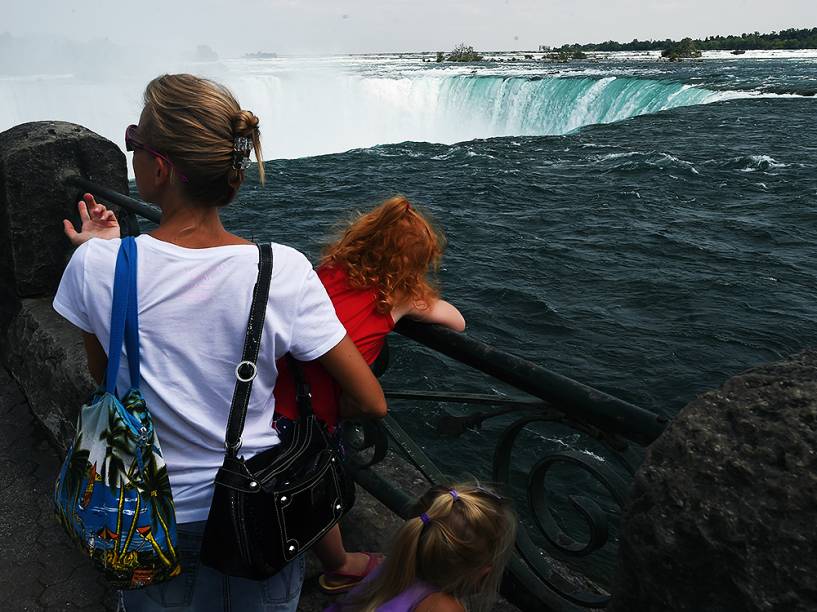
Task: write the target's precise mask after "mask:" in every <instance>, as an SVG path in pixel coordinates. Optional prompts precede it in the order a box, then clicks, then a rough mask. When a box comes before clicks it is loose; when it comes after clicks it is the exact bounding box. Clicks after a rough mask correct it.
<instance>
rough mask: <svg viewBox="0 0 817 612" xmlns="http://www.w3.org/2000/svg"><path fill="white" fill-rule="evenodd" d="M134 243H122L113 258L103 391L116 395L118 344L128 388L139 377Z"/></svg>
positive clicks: (119, 357) (132, 239) (119, 356)
mask: <svg viewBox="0 0 817 612" xmlns="http://www.w3.org/2000/svg"><path fill="white" fill-rule="evenodd" d="M136 259H137V252H136V241H135V240H134V238H133V237H132V236H128V237H125V238H123V239H122V243H121V244H120V245H119V252H118V253H117V256H116V268H115V270H114V281H113V301H112V303H111V327H110V341H109V343H108V365H107V368H106V370H105V391H107V392H108V393H111V394H115V393H116V377H117V374H118V373H119V363H120V359H121V355H122V343H123V340H124V343H125V354H126V357H127V360H128V369H129V372H130V385H131V387H133V388H138V387H139V383H140V381H141V376H140V374H139V303H138V296H137V292H136V272H137V270H136Z"/></svg>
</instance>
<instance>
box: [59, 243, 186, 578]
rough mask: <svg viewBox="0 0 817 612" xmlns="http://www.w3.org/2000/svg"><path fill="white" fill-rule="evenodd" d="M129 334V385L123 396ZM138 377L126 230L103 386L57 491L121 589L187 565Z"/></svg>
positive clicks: (75, 528) (82, 540)
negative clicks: (119, 385) (119, 380)
mask: <svg viewBox="0 0 817 612" xmlns="http://www.w3.org/2000/svg"><path fill="white" fill-rule="evenodd" d="M123 339H124V342H125V350H126V354H127V359H128V369H129V372H130V384H131V388H130V389H129V390H128V392H127V393H125V395H124V396H122V398H121V400H120V399H118V398H117V395H116V388H115V386H116V375H117V372H118V371H119V361H120V355H121V351H122V342H123ZM140 380H141V379H140V375H139V319H138V308H137V293H136V241H135V240H134V239H133V238H132V237H127V238H123V239H122V244H121V246H120V248H119V253H118V255H117V258H116V271H115V276H114V288H113V305H112V307H111V340H110V345H109V350H108V368H107V370H106V373H105V386H104V388H102V387H100V388H99V389H97V391H96V392H95V393H94V395H93V397H92V398H91V401H90V402H89V403H87V404H85V405H84V406H83V407H82V409H81V410H80V414H79V418H78V420H77V433H76V437H75V438H74V441H73V443H72V444H71V447H70V448H69V450H68V456H67V457H66V458H65V462H64V463H63V465H62V469H61V470H60V475H59V478H58V479H57V483H56V487H55V491H54V503H55V505H56V512H57V518H58V519H59V521H60V522H61V523H62V525H63V526H64V527H65V529H66V530H67V531H68V533H69V535H70V536H71V537H72V538H73V539H75V540H76V541H77V542H78V543H79V544H80V546H81V547H82V548H83V550H84V551H85V552H86V553H87V554H88V555H89V556H90V557H91V559H92V560H93V561H94V564H95V565H96V566H97V567H98V568H99V569H101V570H102V571H103V572H104V574H105V577H106V579H107V580H108V581H109V583H110V584H111V586H113V587H114V588H117V589H133V588H138V587H142V586H147V585H149V584H154V583H156V582H160V581H162V580H166V579H168V578H171V577H173V576H176V575H178V574H179V573H180V571H181V568H180V566H179V561H178V557H177V554H176V514H175V509H174V506H173V497H172V494H171V491H170V481H169V480H168V476H167V468H166V467H165V462H164V459H163V458H162V451H161V450H160V448H159V441H158V439H157V438H156V432H155V431H154V429H153V423H152V421H151V418H150V413H149V412H148V410H147V406H145V400H144V399H142V394H141V392H140V391H139V383H140Z"/></svg>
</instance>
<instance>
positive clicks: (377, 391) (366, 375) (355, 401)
mask: <svg viewBox="0 0 817 612" xmlns="http://www.w3.org/2000/svg"><path fill="white" fill-rule="evenodd" d="M318 361H319V362H320V364H321V365H322V366H323V367H324V368H326V371H327V372H329V374H331V375H332V377H333V378H334V379H335V380H336V381H337V382H338V384H339V385H340V388H341V389H342V390H343V396H342V397H346V398H347V399H346V400H344V401H343V403H342V405H343V416H346V417H350V416H366V417H370V418H375V419H379V418H383V417H384V416H386V412H387V411H388V406H387V405H386V398H385V396H384V395H383V389H382V388H381V387H380V383H379V382H377V379H376V378H375V377H374V374H372V371H371V370H370V369H369V366H368V365H367V364H366V360H365V359H363V356H362V355H361V354H360V351H358V350H357V347H356V346H355V343H354V342H352V339H351V338H349V336H348V335H347V336H344V337H343V340H341V341H340V342H339V343H338V344H337V345H336V346H335V348H333V349H331V350H330V351H329V352H328V353H326V354H324V355H323V356H322V357H318ZM349 400H351V401H349ZM355 412H357V414H354V413H355Z"/></svg>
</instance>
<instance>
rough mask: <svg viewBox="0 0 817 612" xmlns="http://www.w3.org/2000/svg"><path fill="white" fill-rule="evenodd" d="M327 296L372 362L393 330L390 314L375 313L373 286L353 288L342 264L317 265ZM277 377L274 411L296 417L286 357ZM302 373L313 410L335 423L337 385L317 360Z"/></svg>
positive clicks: (330, 423) (306, 366) (278, 364)
mask: <svg viewBox="0 0 817 612" xmlns="http://www.w3.org/2000/svg"><path fill="white" fill-rule="evenodd" d="M317 273H318V278H320V279H321V282H322V283H323V286H324V287H325V288H326V292H327V293H328V294H329V299H331V300H332V304H333V305H334V306H335V313H336V314H337V315H338V319H339V320H340V322H341V323H342V324H343V326H344V327H345V328H346V333H347V334H349V337H350V338H351V339H352V342H354V343H355V346H357V349H358V350H359V351H360V353H361V355H363V359H365V360H366V363H368V364H369V365H371V364H372V363H373V362H374V360H375V359H377V356H378V355H379V354H380V351H381V350H382V349H383V344H384V342H385V339H386V335H387V334H388V333H389V332H390V331H391V330H392V329H394V319H392V316H391V313H390V312H388V313H386V314H382V313H379V312H377V308H376V305H377V293H376V291H375V290H374V289H353V288H352V287H350V286H349V279H348V276H347V275H346V270H345V269H343V268H341V267H337V266H335V267H323V266H322V267H320V268H318V270H317ZM276 365H277V367H278V380H277V381H276V383H275V390H274V395H275V412H277V413H278V414H281V415H283V416H285V417H287V418H289V419H292V420H297V418H298V411H297V408H296V406H295V385H294V381H293V379H292V373H291V372H290V371H289V364H288V363H287V360H286V359H279V360H278V361H277V362H276ZM302 367H303V371H304V376H305V377H306V379H307V381H308V382H309V385H310V388H311V392H312V409H313V410H314V411H315V414H316V415H317V416H318V418H320V419H321V420H323V421H325V422H326V423H327V424H328V425H329V428H330V430H331V429H334V428H335V425H336V424H337V422H338V417H339V414H338V398H339V397H340V387H339V386H338V384H337V383H336V382H335V379H333V378H332V377H331V376H330V375H329V373H328V372H327V371H326V370H325V369H324V368H323V366H322V365H321V364H320V363H318V362H317V361H309V362H306V363H304V364H303V366H302Z"/></svg>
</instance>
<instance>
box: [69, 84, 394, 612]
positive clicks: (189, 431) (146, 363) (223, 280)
mask: <svg viewBox="0 0 817 612" xmlns="http://www.w3.org/2000/svg"><path fill="white" fill-rule="evenodd" d="M125 143H126V148H127V149H128V150H129V151H133V170H134V174H135V178H136V186H137V188H138V190H139V194H140V195H141V196H142V198H143V199H145V200H147V201H150V202H154V203H155V204H157V205H158V206H159V207H160V208H161V210H162V219H161V223H160V224H159V226H158V227H157V228H156V229H155V230H153V231H152V232H150V233H149V234H143V235H141V236H139V237H138V238H137V239H136V244H137V245H138V257H137V260H138V274H137V277H138V278H137V281H138V282H137V286H138V289H137V293H138V317H139V330H140V333H139V342H140V355H141V379H142V384H141V390H142V394H143V396H144V399H145V401H146V404H147V406H148V408H149V409H150V413H151V416H152V419H153V423H154V424H155V427H156V431H157V434H158V437H159V440H160V444H161V448H162V451H163V455H164V460H165V463H166V465H167V470H168V474H169V477H170V485H171V488H172V493H173V500H174V503H175V510H176V521H177V523H178V546H177V550H178V552H179V556H180V561H181V565H182V573H181V575H180V576H178V577H176V578H173V579H171V580H170V581H168V582H164V583H160V584H156V585H153V586H147V587H146V588H143V589H139V590H133V591H126V592H124V603H125V604H126V608H127V610H128V612H140V611H143V610H145V611H146V610H165V609H173V610H196V611H205V612H206V611H215V610H280V611H285V610H295V609H296V607H297V602H298V598H299V594H300V588H301V583H302V581H303V572H304V562H303V557H299V558H297V559H296V560H295V561H292V562H291V563H290V564H289V565H287V566H286V567H284V568H283V569H282V570H281V571H280V572H279V573H278V574H276V575H274V576H272V577H270V578H268V579H267V580H264V581H253V580H247V579H243V578H236V577H232V576H227V575H225V574H222V573H220V572H218V571H216V570H215V569H212V568H210V567H206V566H204V565H201V564H200V563H199V550H200V548H201V542H202V535H203V531H204V525H205V522H206V519H207V516H208V511H209V508H210V502H211V499H212V497H213V492H214V483H213V481H214V477H215V475H216V473H217V471H218V470H219V468H220V467H221V465H222V461H223V459H224V452H225V451H224V443H225V428H226V426H227V420H228V413H229V410H230V405H231V397H232V396H233V391H234V388H235V386H236V378H237V376H238V369H237V367H236V366H237V364H238V362H239V361H240V360H241V358H242V347H243V343H244V338H245V332H246V329H247V320H248V313H249V311H250V304H251V301H252V296H253V289H254V286H255V282H256V278H257V275H258V267H259V265H260V261H261V255H260V248H259V247H258V246H256V245H255V244H253V243H251V242H249V241H247V240H245V239H243V238H241V237H239V236H236V235H234V234H232V233H230V232H228V231H227V230H226V229H225V228H224V227H223V225H222V224H221V220H220V218H219V208H220V207H223V206H226V205H227V204H229V203H230V202H231V201H232V200H233V198H234V197H235V195H236V193H237V192H238V189H239V187H240V186H241V184H242V182H243V181H244V177H245V171H246V169H247V168H248V166H249V155H250V153H251V152H254V153H255V157H256V159H257V161H258V172H259V176H260V178H261V180H262V181H263V177H264V172H263V164H262V159H261V142H260V132H259V122H258V118H257V117H256V116H255V115H253V113H251V112H250V111H247V110H243V109H241V107H240V106H239V104H238V102H237V101H236V99H235V98H234V97H233V95H232V94H231V93H230V92H229V91H228V90H227V89H226V88H225V87H223V86H221V85H219V84H217V83H214V82H212V81H209V80H206V79H202V78H198V77H195V76H192V75H189V74H178V75H164V76H161V77H158V78H156V79H154V80H153V81H151V82H150V83H149V84H148V86H147V88H146V90H145V96H144V109H143V111H142V114H141V116H140V118H139V123H138V125H131V126H129V127H128V128H127V130H126V133H125ZM79 211H80V216H81V219H82V229H81V231H80V232H77V231H76V230H75V229H74V228H73V226H72V225H71V223H70V222H68V221H65V222H64V224H65V232H66V235H67V236H68V237H69V239H70V240H71V241H72V243H74V244H75V245H77V246H78V247H79V248H77V250H76V251H75V252H74V254H73V256H72V258H71V261H70V262H69V264H68V266H67V268H66V271H65V273H64V276H63V279H62V282H61V284H60V287H59V290H58V292H57V295H56V297H55V299H54V308H55V309H56V310H57V312H59V313H60V314H61V315H63V316H64V317H65V318H66V319H68V320H69V321H70V322H72V323H73V324H75V325H76V326H77V327H79V328H80V329H81V330H82V331H83V336H84V340H85V347H86V351H87V355H88V366H89V369H90V371H91V373H92V375H93V376H94V378H95V379H96V380H97V381H98V382H99V381H101V379H102V375H103V373H104V371H105V366H106V363H107V355H106V353H105V349H104V348H103V347H106V346H108V343H109V336H110V316H111V302H112V285H113V280H114V265H115V262H116V257H117V252H118V250H119V244H120V240H119V226H118V224H117V222H116V219H115V217H113V215H112V214H111V213H110V211H107V210H106V209H105V207H104V206H102V205H100V204H97V203H96V201H95V200H94V198H93V196H92V195H90V194H86V195H85V197H84V198H83V201H82V202H80V203H79ZM265 248H266V247H265ZM267 252H268V251H267ZM271 252H272V280H271V285H270V290H269V295H268V298H267V300H266V312H265V318H264V325H263V332H262V340H261V343H260V352H259V354H258V358H257V359H256V360H255V364H256V368H257V369H256V370H255V372H256V374H255V379H254V383H253V388H252V395H251V396H250V400H249V405H248V407H247V412H246V421H245V423H244V428H243V433H242V434H241V444H242V446H241V454H242V455H244V456H245V457H252V456H254V455H256V454H258V453H261V452H262V451H264V450H267V449H269V448H271V447H273V446H275V445H277V444H279V443H280V438H279V436H278V434H277V432H276V431H275V429H274V428H272V427H271V423H272V418H273V411H274V399H273V388H274V387H275V382H276V379H277V377H278V371H277V368H276V365H275V364H276V361H277V360H278V359H279V358H281V357H282V356H283V355H285V354H286V353H291V354H292V355H293V356H294V357H295V358H296V359H298V360H301V361H310V360H318V362H320V363H321V365H322V366H323V367H324V368H325V369H326V371H328V372H329V374H331V375H332V376H333V377H334V378H335V379H336V380H337V381H338V383H339V384H340V386H341V388H342V390H343V392H344V393H345V394H346V395H348V396H349V397H350V398H351V399H352V400H353V403H354V406H355V408H354V409H355V410H357V411H358V412H359V414H361V415H368V416H375V417H377V416H383V415H384V414H385V412H386V402H385V399H384V397H383V392H382V390H381V389H380V386H379V384H378V383H377V380H376V379H375V378H374V376H373V375H372V373H371V371H370V370H369V368H368V366H367V364H366V362H365V361H364V359H363V358H362V357H361V355H360V353H359V351H358V350H357V349H356V348H355V345H354V343H353V342H352V340H351V339H350V338H349V337H348V336H347V335H346V330H345V329H344V328H343V325H341V323H340V322H339V321H338V318H337V316H336V315H335V312H334V309H333V307H332V303H331V301H330V300H329V298H328V296H327V294H326V290H325V289H324V287H323V285H322V284H321V282H320V280H319V279H318V277H317V276H316V274H315V272H314V271H313V269H312V266H311V265H310V263H309V262H308V261H307V259H306V258H305V257H304V256H303V255H302V254H301V253H299V252H298V251H296V250H294V249H292V248H289V247H286V246H283V245H280V244H274V243H273V244H272V247H271ZM128 381H129V377H128V367H127V360H126V359H123V360H122V363H121V367H120V369H119V373H118V376H117V388H118V389H120V390H122V389H127V388H128Z"/></svg>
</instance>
